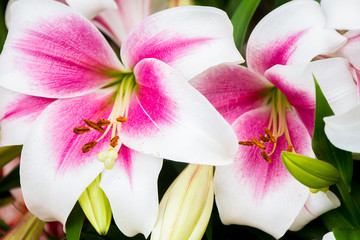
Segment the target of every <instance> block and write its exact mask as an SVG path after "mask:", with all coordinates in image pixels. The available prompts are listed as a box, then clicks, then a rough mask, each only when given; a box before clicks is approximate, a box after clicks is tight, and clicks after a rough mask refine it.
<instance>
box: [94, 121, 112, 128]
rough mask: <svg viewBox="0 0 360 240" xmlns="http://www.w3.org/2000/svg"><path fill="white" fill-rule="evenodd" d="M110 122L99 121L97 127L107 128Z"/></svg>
mask: <svg viewBox="0 0 360 240" xmlns="http://www.w3.org/2000/svg"><path fill="white" fill-rule="evenodd" d="M110 123H111V122H110V120H107V119H99V120H98V121H97V123H96V124H97V125H98V126H100V127H103V126H107V125H110Z"/></svg>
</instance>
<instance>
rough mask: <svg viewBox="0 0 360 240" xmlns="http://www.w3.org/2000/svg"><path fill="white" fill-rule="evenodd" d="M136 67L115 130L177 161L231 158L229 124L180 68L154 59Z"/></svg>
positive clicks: (140, 147) (130, 143)
mask: <svg viewBox="0 0 360 240" xmlns="http://www.w3.org/2000/svg"><path fill="white" fill-rule="evenodd" d="M134 73H135V77H136V82H137V85H138V86H137V90H136V92H135V94H134V97H133V99H132V102H131V104H130V106H129V115H128V118H127V122H126V123H123V125H122V128H121V132H120V135H119V136H120V139H121V140H122V141H123V143H124V144H125V145H126V146H127V147H129V148H132V149H134V150H137V151H139V152H144V153H147V154H151V155H153V156H157V157H162V158H167V159H172V160H176V161H180V162H191V163H200V164H226V163H228V162H231V161H232V159H233V156H234V154H235V152H236V149H237V142H236V137H235V134H234V133H233V131H232V129H231V127H230V125H229V124H228V123H227V122H226V121H225V120H224V119H223V118H222V117H221V115H220V114H219V113H218V112H217V111H216V110H215V108H214V107H213V106H212V105H211V104H210V103H209V102H208V101H207V100H206V99H205V97H203V96H202V95H201V94H200V93H199V92H197V91H196V90H195V89H194V88H193V87H191V86H190V84H189V83H188V82H186V81H185V80H184V79H183V77H182V76H181V75H180V74H178V73H177V72H176V71H174V69H173V68H171V67H169V66H168V65H166V64H165V63H163V62H161V61H159V60H156V59H145V60H142V61H141V62H140V63H138V64H137V65H136V67H135V69H134Z"/></svg>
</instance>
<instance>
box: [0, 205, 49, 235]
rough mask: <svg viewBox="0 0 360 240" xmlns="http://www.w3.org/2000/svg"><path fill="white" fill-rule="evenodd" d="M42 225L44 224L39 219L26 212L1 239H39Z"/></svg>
mask: <svg viewBox="0 0 360 240" xmlns="http://www.w3.org/2000/svg"><path fill="white" fill-rule="evenodd" d="M44 225H45V222H43V221H41V220H40V219H38V218H37V217H35V216H34V215H32V214H31V213H30V212H28V213H27V214H25V215H24V216H23V218H22V219H21V220H20V221H19V222H18V223H17V224H16V225H15V227H13V228H12V229H11V230H10V231H9V232H7V233H6V234H5V235H4V236H3V237H2V238H1V239H2V240H12V239H22V240H31V239H39V238H40V235H41V232H42V230H43V228H44Z"/></svg>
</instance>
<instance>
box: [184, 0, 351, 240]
mask: <svg viewBox="0 0 360 240" xmlns="http://www.w3.org/2000/svg"><path fill="white" fill-rule="evenodd" d="M324 26H325V17H324V15H323V14H322V12H321V9H320V6H319V4H318V3H316V2H315V1H292V2H289V3H287V4H285V5H282V6H281V7H279V8H277V9H276V10H274V11H273V12H271V13H270V14H269V15H267V16H266V17H265V18H264V19H263V20H262V21H260V22H259V24H258V25H257V26H256V27H255V29H254V31H253V32H252V34H251V35H250V38H249V41H248V45H247V63H248V68H245V67H242V66H238V65H234V64H221V65H218V66H215V67H212V68H210V69H208V70H207V71H205V72H204V73H202V74H200V75H198V76H197V77H195V78H194V79H193V80H192V81H191V83H192V84H193V86H195V87H196V88H197V89H198V90H199V91H200V92H201V93H203V94H204V96H206V97H207V98H208V99H209V101H210V102H211V103H212V104H213V105H214V106H215V108H216V109H217V110H218V111H219V112H220V113H221V114H222V115H223V116H224V118H225V119H226V120H227V121H228V122H229V123H230V124H232V127H233V129H234V131H235V133H236V135H237V137H238V140H239V144H240V147H239V150H238V152H237V155H236V157H235V162H234V163H233V164H230V165H226V166H220V167H216V171H215V176H214V188H215V199H216V204H217V206H218V209H219V214H220V218H221V220H222V222H223V223H225V224H240V225H248V226H252V227H256V228H259V229H261V230H263V231H265V232H267V233H269V234H271V235H273V236H274V237H275V238H280V237H281V236H282V235H283V234H285V232H286V231H287V230H288V229H289V228H290V227H291V226H292V224H293V223H294V222H295V221H296V225H297V226H300V225H305V223H307V222H308V221H309V219H307V217H301V216H300V217H299V213H300V212H301V210H302V209H303V208H304V207H306V201H308V199H309V198H310V197H311V193H310V191H309V189H308V188H307V187H305V186H304V185H302V184H300V183H299V182H298V181H296V180H295V179H294V178H293V177H292V176H291V175H290V173H289V172H288V171H287V170H286V168H285V167H284V165H283V164H282V160H281V158H280V154H281V152H282V151H292V152H296V153H299V154H302V155H307V156H313V155H314V154H313V152H312V148H311V136H312V132H313V127H314V109H315V88H314V82H313V81H314V80H313V75H312V74H314V75H315V76H316V78H324V79H326V78H331V77H337V75H336V74H335V73H334V72H335V70H334V69H337V67H338V65H341V63H339V62H338V61H337V60H338V59H331V60H322V61H316V62H311V63H310V61H311V60H312V59H313V58H314V57H315V56H317V55H318V54H320V53H322V52H324V53H327V52H332V51H335V50H336V49H338V48H339V47H340V46H341V45H342V44H344V42H345V38H344V37H343V36H341V35H340V34H338V33H337V32H335V31H334V30H327V29H325V28H324ZM340 62H342V61H340ZM322 199H323V198H322ZM324 201H325V200H324ZM330 202H332V201H330ZM327 206H329V208H327V209H326V210H330V209H332V208H335V207H337V206H338V205H337V204H335V202H334V204H329V205H327ZM311 211H314V212H320V210H315V209H311ZM310 215H311V214H310ZM311 216H313V218H315V217H316V216H315V215H311Z"/></svg>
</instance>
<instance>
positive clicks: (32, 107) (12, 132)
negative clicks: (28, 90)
mask: <svg viewBox="0 0 360 240" xmlns="http://www.w3.org/2000/svg"><path fill="white" fill-rule="evenodd" d="M55 100H56V99H51V98H42V97H34V96H30V95H25V94H19V93H16V92H12V91H9V90H6V89H4V88H1V87H0V123H1V124H0V126H1V138H0V146H6V145H22V144H24V141H25V139H26V137H27V136H28V132H29V130H30V128H31V127H32V124H33V122H34V121H35V120H36V118H37V117H38V116H39V115H40V113H41V112H42V111H43V110H44V109H45V108H46V107H47V106H48V105H49V104H51V103H52V102H54V101H55Z"/></svg>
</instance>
